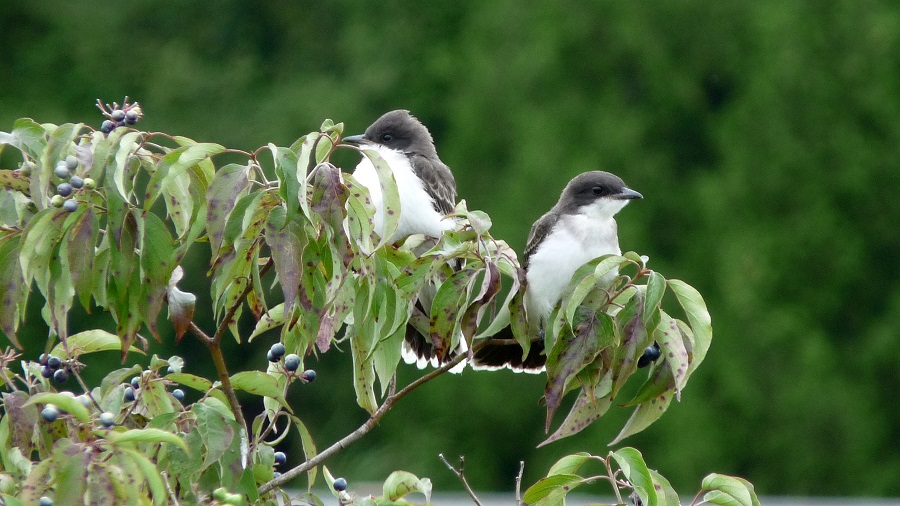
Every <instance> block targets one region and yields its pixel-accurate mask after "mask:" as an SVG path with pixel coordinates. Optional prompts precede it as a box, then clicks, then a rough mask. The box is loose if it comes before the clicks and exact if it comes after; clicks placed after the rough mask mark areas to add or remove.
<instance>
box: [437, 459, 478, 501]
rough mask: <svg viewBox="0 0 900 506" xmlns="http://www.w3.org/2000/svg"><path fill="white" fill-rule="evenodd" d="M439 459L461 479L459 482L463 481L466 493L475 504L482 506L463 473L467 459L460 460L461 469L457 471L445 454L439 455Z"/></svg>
mask: <svg viewBox="0 0 900 506" xmlns="http://www.w3.org/2000/svg"><path fill="white" fill-rule="evenodd" d="M438 457H439V458H440V459H441V462H443V463H444V465H445V466H447V468H448V469H450V471H452V472H453V474H455V475H456V477H457V478H459V481H461V482H462V484H463V486H464V487H466V492H468V493H469V497H471V498H472V500H473V501H475V504H476V505H478V506H481V501H479V500H478V496H477V495H475V491H474V490H472V487H470V486H469V482H468V481H466V475H465V473H464V472H463V466H465V462H466V461H465V459H463V457H460V458H459V469H456V468H455V467H453V466H452V465H451V464H450V463H449V462H447V459H445V458H444V454H443V453H439V454H438Z"/></svg>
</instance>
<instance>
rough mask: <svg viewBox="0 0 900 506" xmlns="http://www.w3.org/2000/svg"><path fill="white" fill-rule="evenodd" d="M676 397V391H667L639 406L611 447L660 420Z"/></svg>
mask: <svg viewBox="0 0 900 506" xmlns="http://www.w3.org/2000/svg"><path fill="white" fill-rule="evenodd" d="M674 396H675V393H674V390H666V391H665V392H663V393H662V394H660V395H658V396H656V397H654V398H652V399H650V400H647V401H643V402H641V403H640V404H638V406H637V407H636V408H635V409H634V412H633V413H632V414H631V418H629V419H628V421H627V422H625V425H624V426H623V427H622V430H621V431H619V435H618V436H616V438H615V439H613V440H612V442H611V443H609V445H610V446H612V445H615V444H618V443H619V442H621V441H622V440H623V439H625V438H626V437H628V436H631V435H633V434H637V433H638V432H640V431H642V430H644V429H646V428H647V427H649V426H650V425H651V424H652V423H653V422H655V421H657V420H659V417H661V416H662V415H663V413H665V412H666V409H668V408H669V404H671V403H672V397H674Z"/></svg>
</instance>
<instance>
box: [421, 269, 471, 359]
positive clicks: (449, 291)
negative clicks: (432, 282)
mask: <svg viewBox="0 0 900 506" xmlns="http://www.w3.org/2000/svg"><path fill="white" fill-rule="evenodd" d="M483 270H484V268H483V267H482V268H481V269H472V268H467V269H463V270H461V271H457V272H455V273H453V275H452V276H450V277H449V278H447V280H446V281H444V282H443V283H442V284H441V286H440V288H438V291H437V293H436V294H435V296H434V300H433V301H432V303H431V315H430V335H431V344H432V345H433V346H434V352H435V353H436V354H437V356H438V357H444V356H445V355H446V354H447V353H448V352H449V351H450V349H451V347H452V346H453V344H454V342H453V341H454V340H455V339H456V338H457V334H456V329H457V326H458V323H459V320H460V318H461V317H462V313H463V307H464V304H465V302H466V298H467V294H468V293H469V291H470V290H471V287H472V283H474V281H475V278H476V275H477V274H479V273H480V272H482V271H483Z"/></svg>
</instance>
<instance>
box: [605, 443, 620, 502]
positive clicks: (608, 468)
mask: <svg viewBox="0 0 900 506" xmlns="http://www.w3.org/2000/svg"><path fill="white" fill-rule="evenodd" d="M610 455H611V454H610ZM610 458H611V457H607V458H605V459H601V460H602V461H603V464H604V465H605V466H606V472H607V473H608V474H607V476H609V484H610V485H612V489H613V492H615V493H616V502H617V503H619V504H623V502H622V494H620V493H619V487H618V485H616V473H614V472H613V470H612V466H611V465H609V460H610Z"/></svg>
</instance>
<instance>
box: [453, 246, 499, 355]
mask: <svg viewBox="0 0 900 506" xmlns="http://www.w3.org/2000/svg"><path fill="white" fill-rule="evenodd" d="M500 287H501V283H500V270H499V269H498V268H497V265H496V264H494V263H493V262H490V263H488V264H487V269H486V270H485V272H484V277H483V279H482V281H481V289H480V290H479V292H478V295H476V296H475V299H474V300H472V303H471V304H469V307H468V308H467V309H466V311H465V313H463V316H462V320H461V321H460V328H461V329H462V332H463V336H465V338H466V341H467V342H468V343H469V345H470V346H469V347H470V348H471V344H472V338H473V337H474V336H475V333H476V332H477V331H478V324H479V323H480V322H481V318H482V316H483V315H484V310H485V309H487V304H488V303H490V302H491V301H492V300H493V299H494V296H496V295H497V293H498V292H499V291H500Z"/></svg>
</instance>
